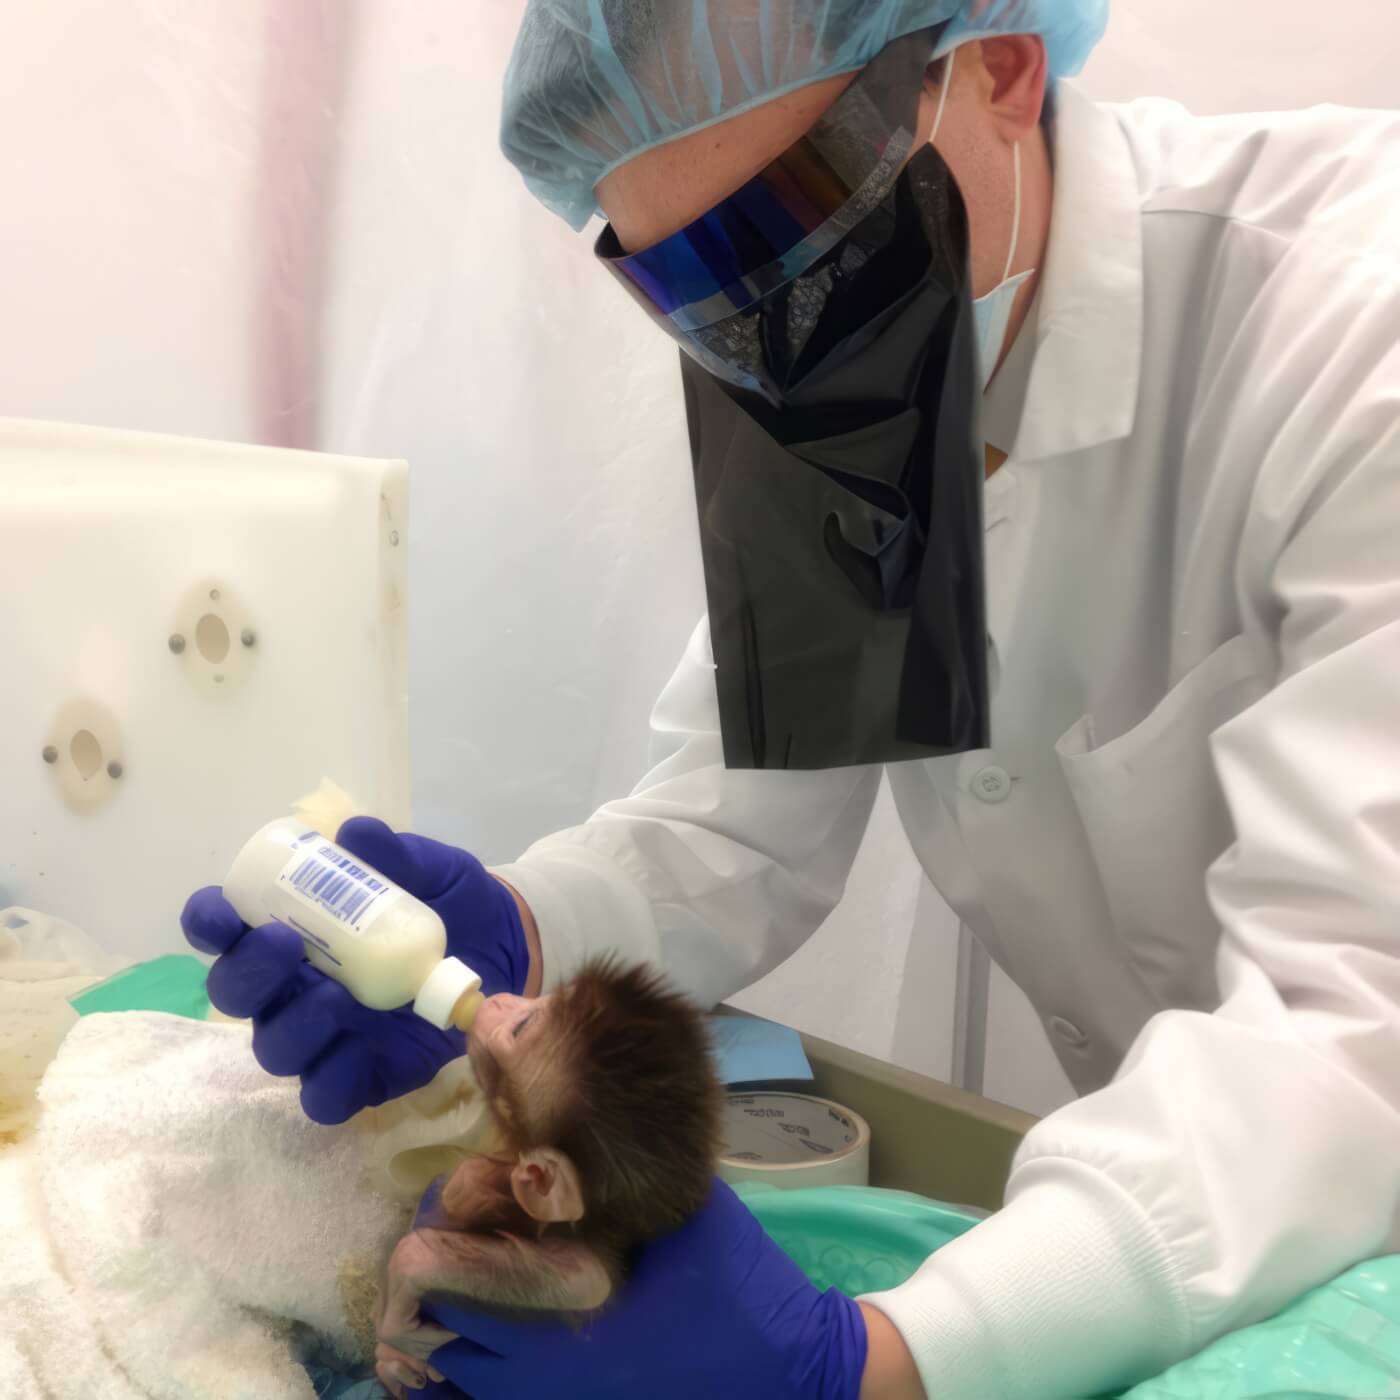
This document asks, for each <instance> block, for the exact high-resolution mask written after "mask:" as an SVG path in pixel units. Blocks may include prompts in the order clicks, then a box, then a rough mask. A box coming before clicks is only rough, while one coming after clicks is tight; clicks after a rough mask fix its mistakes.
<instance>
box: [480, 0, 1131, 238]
mask: <svg viewBox="0 0 1400 1400" xmlns="http://www.w3.org/2000/svg"><path fill="white" fill-rule="evenodd" d="M1107 16H1108V0H529V6H528V8H527V9H526V12H525V19H524V22H523V23H522V25H521V27H520V35H519V37H518V38H517V39H516V43H515V53H514V54H513V56H512V57H511V62H510V68H509V70H508V71H507V73H506V92H505V111H504V114H503V117H502V130H501V145H502V147H503V149H504V150H505V153H506V156H507V157H508V158H509V160H510V161H511V163H512V164H514V165H515V166H516V167H517V168H518V169H519V171H520V173H521V174H522V175H524V177H525V183H526V184H527V185H528V186H529V187H530V189H531V191H532V192H533V193H534V194H535V195H536V196H537V197H538V198H539V199H540V200H542V201H543V202H544V203H545V204H546V205H548V206H549V208H551V209H553V210H554V211H555V213H557V214H559V215H561V216H562V217H563V218H565V219H567V220H568V221H569V223H571V224H572V225H573V226H574V227H575V228H582V227H583V226H584V224H586V223H587V222H588V220H589V218H590V217H591V216H592V214H593V213H594V212H595V211H596V208H597V202H596V199H595V197H594V193H593V191H594V189H595V187H596V186H597V184H598V182H599V181H600V180H601V179H602V178H603V177H604V176H605V175H607V174H608V173H609V171H611V170H614V169H616V168H617V167H618V166H619V165H621V164H623V162H625V161H628V160H631V159H632V158H633V157H634V156H638V155H640V154H641V153H642V152H643V151H647V150H650V149H651V148H652V147H653V146H660V145H662V144H663V143H665V142H667V141H673V140H675V138H676V137H678V136H684V135H686V134H687V133H688V132H692V131H698V130H700V129H701V128H703V127H706V126H709V125H711V124H712V123H714V122H719V121H723V120H725V119H726V118H728V117H732V116H736V115H737V114H738V113H740V112H743V111H745V110H747V109H748V108H750V107H756V106H758V105H760V104H761V103H764V102H767V101H770V100H771V99H772V98H775V97H781V96H782V95H783V94H784V93H787V92H791V91H793V89H795V88H800V87H805V86H806V85H807V84H808V83H815V82H817V81H819V80H820V79H822V78H829V77H833V76H835V75H836V74H838V73H850V72H853V71H854V70H855V69H857V68H863V67H864V66H865V65H866V64H867V63H869V62H870V60H871V59H872V58H874V57H875V55H876V54H877V53H879V52H880V50H881V49H883V48H884V47H885V45H886V44H888V43H890V42H892V41H893V40H895V39H898V38H900V37H901V36H902V35H905V34H912V33H913V32H914V31H915V30H917V29H932V28H933V27H934V26H936V25H940V24H946V28H945V29H944V30H943V33H942V34H941V36H940V38H939V43H938V52H939V53H947V52H948V51H949V50H950V49H952V48H955V47H956V46H957V45H958V44H961V43H963V42H964V41H966V40H968V39H983V38H987V37H989V36H991V35H994V34H1039V35H1040V36H1041V38H1042V39H1044V41H1045V47H1046V51H1047V53H1048V55H1049V64H1050V76H1051V77H1052V78H1062V77H1066V76H1068V75H1069V74H1072V73H1077V72H1078V71H1079V69H1080V68H1081V67H1082V66H1083V64H1084V60H1085V59H1086V58H1087V57H1088V55H1089V51H1090V49H1092V48H1093V47H1094V45H1095V44H1096V43H1097V42H1098V40H1099V38H1100V37H1101V36H1102V34H1103V31H1104V25H1105V23H1106V20H1107Z"/></svg>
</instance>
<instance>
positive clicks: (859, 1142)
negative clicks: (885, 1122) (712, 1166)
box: [719, 1094, 870, 1189]
mask: <svg viewBox="0 0 1400 1400" xmlns="http://www.w3.org/2000/svg"><path fill="white" fill-rule="evenodd" d="M719 1174H720V1176H721V1177H723V1178H724V1180H725V1181H728V1182H731V1183H735V1182H740V1181H750V1182H766V1183H767V1184H768V1185H770V1186H779V1187H784V1188H789V1189H795V1188H798V1187H808V1186H865V1185H867V1184H868V1182H869V1179H870V1128H869V1126H868V1125H867V1124H866V1121H865V1119H863V1118H862V1117H861V1116H860V1114H858V1113H853V1112H852V1111H851V1110H850V1109H849V1108H842V1107H841V1105H840V1104H836V1103H832V1102H830V1100H828V1099H818V1098H814V1097H812V1096H811V1095H808V1094H730V1095H729V1098H728V1100H727V1101H726V1103H725V1109H724V1150H723V1152H722V1153H721V1154H720V1159H719Z"/></svg>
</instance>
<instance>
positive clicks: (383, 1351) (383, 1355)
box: [374, 1342, 443, 1400]
mask: <svg viewBox="0 0 1400 1400" xmlns="http://www.w3.org/2000/svg"><path fill="white" fill-rule="evenodd" d="M374 1374H375V1375H376V1376H378V1377H379V1384H380V1385H382V1386H383V1387H384V1389H385V1390H387V1391H388V1392H389V1394H390V1395H392V1396H393V1397H394V1400H406V1395H405V1392H406V1391H409V1390H422V1389H423V1387H424V1386H425V1385H426V1384H427V1383H428V1382H429V1381H441V1380H442V1378H443V1377H442V1372H441V1371H435V1370H433V1368H432V1367H431V1366H429V1365H428V1364H427V1362H426V1361H420V1360H419V1359H418V1358H417V1357H416V1356H409V1355H407V1354H406V1353H405V1352H402V1351H399V1350H397V1349H396V1348H394V1347H391V1346H388V1345H386V1344H385V1343H384V1342H380V1344H379V1345H378V1346H377V1347H376V1348H375V1351H374Z"/></svg>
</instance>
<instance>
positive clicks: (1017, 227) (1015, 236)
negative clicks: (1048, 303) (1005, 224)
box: [1001, 141, 1021, 282]
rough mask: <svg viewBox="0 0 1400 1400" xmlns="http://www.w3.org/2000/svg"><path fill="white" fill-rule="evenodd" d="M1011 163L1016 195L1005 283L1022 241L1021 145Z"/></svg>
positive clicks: (1012, 156) (1003, 275)
mask: <svg viewBox="0 0 1400 1400" xmlns="http://www.w3.org/2000/svg"><path fill="white" fill-rule="evenodd" d="M1011 163H1012V167H1013V169H1014V170H1015V172H1016V193H1015V195H1014V197H1013V199H1012V203H1011V247H1010V248H1008V249H1007V252H1006V270H1005V271H1004V272H1003V273H1002V274H1001V280H1002V281H1003V282H1005V281H1006V280H1007V279H1008V278H1009V277H1010V276H1011V265H1012V263H1014V262H1015V261H1016V245H1017V244H1018V243H1019V242H1020V241H1021V143H1020V142H1019V141H1018V142H1017V143H1016V144H1015V145H1014V146H1012V148H1011Z"/></svg>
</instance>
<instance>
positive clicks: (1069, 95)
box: [1011, 83, 1143, 461]
mask: <svg viewBox="0 0 1400 1400" xmlns="http://www.w3.org/2000/svg"><path fill="white" fill-rule="evenodd" d="M1053 134H1054V158H1055V205H1054V211H1053V213H1052V215H1051V220H1050V242H1049V247H1048V249H1047V251H1046V257H1045V266H1044V268H1043V270H1042V277H1041V287H1040V293H1039V299H1040V315H1039V321H1038V324H1037V328H1036V335H1037V340H1038V344H1037V347H1036V355H1035V362H1034V364H1033V365H1032V367H1031V372H1030V379H1029V382H1028V384H1027V388H1026V404H1025V410H1024V412H1023V413H1022V415H1021V425H1020V431H1019V432H1018V434H1017V437H1016V446H1015V450H1014V451H1013V452H1012V454H1011V455H1012V456H1013V457H1014V458H1017V459H1020V460H1021V461H1037V460H1040V459H1043V458H1047V457H1058V456H1062V455H1064V454H1066V453H1070V452H1080V451H1083V450H1085V449H1087V448H1091V447H1097V446H1099V445H1100V444H1102V443H1106V442H1114V441H1117V440H1119V439H1121V438H1125V437H1127V436H1128V434H1129V433H1131V432H1132V429H1133V421H1134V418H1135V415H1136V411H1137V398H1138V376H1139V374H1140V372H1141V367H1142V325H1143V316H1142V303H1143V271H1142V219H1141V210H1140V207H1139V206H1140V204H1141V197H1140V193H1139V189H1138V180H1137V174H1136V170H1135V168H1134V166H1133V160H1132V154H1131V152H1130V150H1129V148H1128V141H1127V137H1126V136H1125V135H1124V133H1123V130H1122V128H1121V127H1120V126H1119V123H1118V119H1117V118H1116V117H1115V116H1114V115H1113V113H1112V112H1110V111H1108V110H1106V109H1105V108H1103V107H1100V106H1098V105H1097V104H1095V103H1093V102H1090V101H1089V100H1088V99H1087V98H1086V97H1084V96H1083V95H1082V94H1081V93H1079V92H1077V91H1076V90H1075V89H1074V88H1073V87H1072V86H1070V85H1069V84H1067V83H1060V84H1058V85H1057V86H1056V89H1055V119H1054V133H1053Z"/></svg>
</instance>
